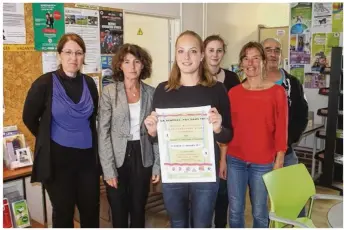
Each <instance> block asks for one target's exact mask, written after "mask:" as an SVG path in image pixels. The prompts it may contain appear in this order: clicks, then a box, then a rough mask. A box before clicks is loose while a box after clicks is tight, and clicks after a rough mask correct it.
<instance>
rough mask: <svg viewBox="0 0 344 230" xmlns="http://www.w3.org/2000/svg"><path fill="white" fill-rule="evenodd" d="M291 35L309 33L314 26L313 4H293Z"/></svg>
mask: <svg viewBox="0 0 344 230" xmlns="http://www.w3.org/2000/svg"><path fill="white" fill-rule="evenodd" d="M290 5H291V17H290V20H291V22H290V33H291V34H302V33H309V32H310V28H311V24H312V3H306V2H301V3H291V4H290Z"/></svg>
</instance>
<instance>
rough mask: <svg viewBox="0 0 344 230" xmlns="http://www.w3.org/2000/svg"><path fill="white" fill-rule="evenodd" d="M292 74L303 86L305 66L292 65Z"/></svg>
mask: <svg viewBox="0 0 344 230" xmlns="http://www.w3.org/2000/svg"><path fill="white" fill-rule="evenodd" d="M290 74H291V75H293V76H294V77H296V78H297V79H299V81H300V83H301V84H303V82H304V76H305V66H304V65H291V66H290Z"/></svg>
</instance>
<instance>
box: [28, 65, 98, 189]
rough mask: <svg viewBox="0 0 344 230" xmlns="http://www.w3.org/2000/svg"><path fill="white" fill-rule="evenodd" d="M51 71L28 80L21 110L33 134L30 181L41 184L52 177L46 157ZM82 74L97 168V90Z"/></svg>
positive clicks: (48, 151)
mask: <svg viewBox="0 0 344 230" xmlns="http://www.w3.org/2000/svg"><path fill="white" fill-rule="evenodd" d="M52 73H56V71H54V72H49V73H46V74H44V75H42V76H40V77H39V78H37V79H36V80H35V81H34V82H33V83H32V85H31V88H30V90H29V91H28V93H27V97H26V100H25V104H24V109H23V121H24V124H25V125H26V127H27V128H28V129H29V130H30V132H31V133H32V134H33V135H34V136H35V137H36V143H35V153H34V162H33V168H32V175H31V183H33V182H43V183H45V182H48V181H49V180H51V179H53V178H52V169H51V156H50V141H51V138H50V126H51V106H52V91H53V90H52V89H53V84H52V82H53V81H52V79H53V78H52ZM84 76H85V80H86V83H87V86H88V88H89V90H90V93H91V96H92V99H93V104H94V111H93V114H92V116H91V117H90V126H91V131H92V142H93V144H92V146H93V147H92V148H93V149H94V155H95V156H94V157H95V164H96V167H98V168H99V169H100V165H99V156H98V140H97V129H96V116H97V110H98V99H99V96H98V90H97V87H96V84H95V82H94V81H93V79H92V78H91V77H89V76H87V75H84Z"/></svg>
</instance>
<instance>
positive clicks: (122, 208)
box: [104, 141, 152, 228]
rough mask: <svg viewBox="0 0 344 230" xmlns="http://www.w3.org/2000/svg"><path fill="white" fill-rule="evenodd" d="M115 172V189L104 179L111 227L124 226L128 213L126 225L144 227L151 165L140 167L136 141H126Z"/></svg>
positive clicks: (140, 162) (140, 160)
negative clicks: (116, 182)
mask: <svg viewBox="0 0 344 230" xmlns="http://www.w3.org/2000/svg"><path fill="white" fill-rule="evenodd" d="M117 172H118V178H117V179H118V187H117V189H116V188H114V187H111V186H109V185H108V184H107V183H106V181H104V184H105V185H106V192H107V198H108V201H109V204H110V206H111V213H112V225H113V227H114V228H128V216H129V215H130V228H144V227H145V206H146V203H147V197H148V193H149V185H150V179H151V176H152V166H151V167H147V168H145V167H143V164H142V156H141V145H140V141H128V143H127V149H126V155H125V159H124V163H123V165H122V166H121V167H120V168H117Z"/></svg>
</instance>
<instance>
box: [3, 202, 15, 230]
mask: <svg viewBox="0 0 344 230" xmlns="http://www.w3.org/2000/svg"><path fill="white" fill-rule="evenodd" d="M3 205H4V207H3V225H2V226H3V228H13V222H12V214H11V209H10V205H9V202H8V199H7V198H4V199H3Z"/></svg>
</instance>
